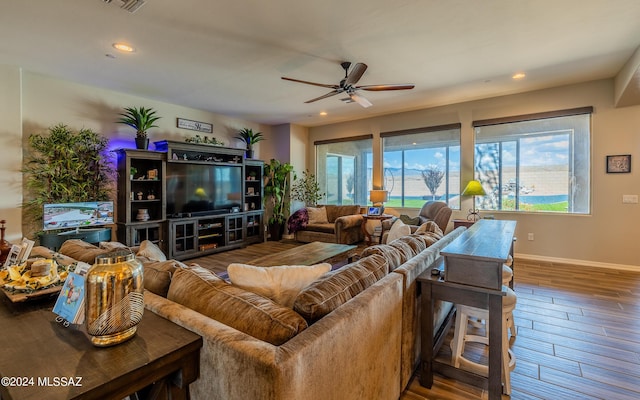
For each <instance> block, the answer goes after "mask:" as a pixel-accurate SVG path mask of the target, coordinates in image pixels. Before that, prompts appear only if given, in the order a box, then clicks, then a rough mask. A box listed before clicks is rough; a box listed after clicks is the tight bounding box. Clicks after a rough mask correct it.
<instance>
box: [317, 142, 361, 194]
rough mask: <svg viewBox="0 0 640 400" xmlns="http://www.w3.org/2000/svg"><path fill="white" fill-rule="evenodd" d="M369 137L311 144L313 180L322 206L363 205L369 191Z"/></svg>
mask: <svg viewBox="0 0 640 400" xmlns="http://www.w3.org/2000/svg"><path fill="white" fill-rule="evenodd" d="M371 139H372V135H367V136H359V137H354V138H345V139H337V140H322V141H318V142H315V143H314V144H315V146H316V171H317V174H316V177H317V179H318V185H320V190H321V191H322V192H324V193H325V194H326V202H325V204H340V205H346V204H367V202H368V199H367V197H368V194H369V190H370V189H371V173H372V170H373V156H372V148H371V145H372V143H371Z"/></svg>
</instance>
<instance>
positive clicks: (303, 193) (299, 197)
mask: <svg viewBox="0 0 640 400" xmlns="http://www.w3.org/2000/svg"><path fill="white" fill-rule="evenodd" d="M291 198H292V199H293V200H296V201H302V202H304V205H305V206H307V207H313V206H315V205H316V204H318V202H319V201H320V200H322V199H323V198H324V193H323V192H322V191H321V190H320V185H318V180H317V179H316V176H315V175H314V174H312V173H310V172H309V171H308V170H304V171H303V172H302V178H301V179H296V180H295V181H294V182H293V185H291Z"/></svg>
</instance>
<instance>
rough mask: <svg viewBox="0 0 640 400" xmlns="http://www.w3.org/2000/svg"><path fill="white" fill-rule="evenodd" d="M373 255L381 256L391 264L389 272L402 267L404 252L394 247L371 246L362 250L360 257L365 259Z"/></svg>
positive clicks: (383, 245) (386, 245) (384, 245)
mask: <svg viewBox="0 0 640 400" xmlns="http://www.w3.org/2000/svg"><path fill="white" fill-rule="evenodd" d="M372 254H379V255H381V256H383V257H384V258H385V259H386V260H387V262H388V263H389V272H391V271H393V270H395V269H396V268H398V267H399V266H400V265H402V259H403V257H402V252H401V251H400V250H398V249H397V248H395V247H393V246H389V245H388V244H377V245H375V246H369V247H367V248H365V249H364V250H362V253H361V254H360V257H362V258H364V257H367V256H370V255H372Z"/></svg>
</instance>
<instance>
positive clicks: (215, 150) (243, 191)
mask: <svg viewBox="0 0 640 400" xmlns="http://www.w3.org/2000/svg"><path fill="white" fill-rule="evenodd" d="M155 148H156V151H147V150H132V149H121V150H118V176H119V178H118V208H117V215H118V217H117V218H118V219H117V221H118V240H120V241H122V242H124V243H126V244H127V245H129V246H137V245H139V244H140V243H141V242H142V241H144V240H151V241H152V242H154V243H156V244H157V245H158V246H159V247H160V248H161V249H162V250H163V251H164V252H165V254H166V255H167V256H168V257H170V258H175V259H178V260H184V259H188V258H193V257H199V256H202V255H206V254H210V253H213V252H218V251H223V250H229V249H232V248H237V247H241V246H244V245H246V244H249V243H255V242H261V241H262V240H263V238H264V229H263V228H264V226H263V223H264V221H263V214H264V212H263V209H262V201H263V195H264V189H263V180H262V176H263V171H264V162H263V161H261V160H253V159H245V158H244V153H245V151H244V149H237V148H229V147H221V146H212V145H205V144H193V143H185V142H176V141H168V140H165V141H160V142H155ZM132 170H134V171H135V172H134V174H133V176H131V171H132ZM141 210H142V211H141ZM147 215H148V216H147Z"/></svg>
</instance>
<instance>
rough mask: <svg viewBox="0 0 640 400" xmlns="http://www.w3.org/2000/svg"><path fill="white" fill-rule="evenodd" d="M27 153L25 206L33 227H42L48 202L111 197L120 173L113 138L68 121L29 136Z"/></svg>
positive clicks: (24, 170) (70, 201) (98, 199)
mask: <svg viewBox="0 0 640 400" xmlns="http://www.w3.org/2000/svg"><path fill="white" fill-rule="evenodd" d="M25 154H26V157H25V163H24V167H23V168H22V172H23V173H24V174H25V182H26V187H27V190H26V192H25V196H24V201H23V208H24V210H25V211H24V213H25V216H26V218H27V220H28V222H29V223H32V224H33V226H32V227H31V228H30V229H33V230H32V231H38V230H40V229H42V228H41V227H42V217H43V205H44V204H45V203H74V202H82V201H105V200H109V199H110V198H111V194H112V189H113V180H114V178H115V175H116V173H115V170H114V168H113V162H112V160H111V157H110V154H111V153H110V152H109V141H108V140H107V139H106V138H105V137H102V136H101V135H100V134H98V133H95V132H93V131H92V130H91V129H81V130H80V131H73V130H72V129H70V128H69V127H68V126H66V125H64V124H58V125H55V126H52V127H49V129H48V133H46V134H31V135H30V136H29V150H28V151H27V152H25Z"/></svg>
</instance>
